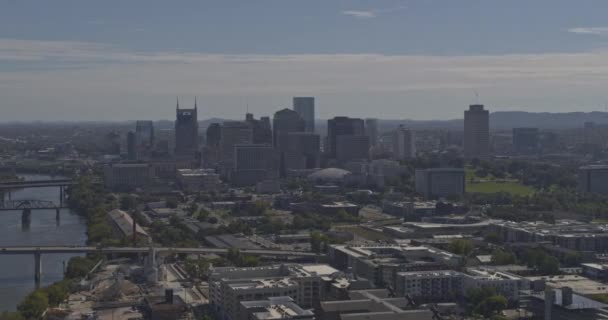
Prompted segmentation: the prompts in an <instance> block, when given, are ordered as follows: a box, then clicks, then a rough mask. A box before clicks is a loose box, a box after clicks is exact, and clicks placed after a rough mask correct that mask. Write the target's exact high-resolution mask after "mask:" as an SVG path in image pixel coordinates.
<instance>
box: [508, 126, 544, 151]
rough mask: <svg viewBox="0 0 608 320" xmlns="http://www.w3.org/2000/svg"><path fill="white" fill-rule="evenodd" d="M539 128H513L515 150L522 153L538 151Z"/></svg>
mask: <svg viewBox="0 0 608 320" xmlns="http://www.w3.org/2000/svg"><path fill="white" fill-rule="evenodd" d="M538 149H539V140H538V128H513V150H514V151H515V152H516V153H520V154H531V153H535V152H538Z"/></svg>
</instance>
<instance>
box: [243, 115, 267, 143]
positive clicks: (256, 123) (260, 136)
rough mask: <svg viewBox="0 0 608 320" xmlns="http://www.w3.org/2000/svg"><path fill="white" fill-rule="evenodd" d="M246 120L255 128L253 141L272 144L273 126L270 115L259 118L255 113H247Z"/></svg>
mask: <svg viewBox="0 0 608 320" xmlns="http://www.w3.org/2000/svg"><path fill="white" fill-rule="evenodd" d="M245 121H246V122H247V123H249V125H251V129H252V130H253V132H252V133H253V143H255V144H269V145H272V128H271V126H270V118H269V117H261V118H260V120H257V119H255V118H254V117H253V114H251V113H247V115H246V116H245Z"/></svg>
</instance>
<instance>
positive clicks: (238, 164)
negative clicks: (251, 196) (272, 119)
mask: <svg viewBox="0 0 608 320" xmlns="http://www.w3.org/2000/svg"><path fill="white" fill-rule="evenodd" d="M278 169H279V159H278V157H277V152H276V150H275V149H274V148H273V147H272V146H271V145H268V144H243V145H235V146H234V172H233V175H232V177H231V180H232V183H233V184H234V185H236V186H251V185H255V184H256V183H258V182H260V181H263V180H266V179H276V178H278Z"/></svg>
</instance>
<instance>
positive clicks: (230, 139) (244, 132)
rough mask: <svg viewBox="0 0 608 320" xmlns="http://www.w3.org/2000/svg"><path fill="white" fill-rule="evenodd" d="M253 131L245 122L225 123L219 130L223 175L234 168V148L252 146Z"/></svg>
mask: <svg viewBox="0 0 608 320" xmlns="http://www.w3.org/2000/svg"><path fill="white" fill-rule="evenodd" d="M252 142H253V129H252V128H251V126H250V125H249V124H248V123H247V122H245V121H227V122H224V123H223V124H222V126H221V128H220V162H221V163H222V168H223V169H224V170H223V171H222V172H221V173H222V174H223V175H225V174H227V173H228V172H230V171H232V169H233V168H234V148H235V146H236V145H241V144H252Z"/></svg>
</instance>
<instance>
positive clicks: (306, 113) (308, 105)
mask: <svg viewBox="0 0 608 320" xmlns="http://www.w3.org/2000/svg"><path fill="white" fill-rule="evenodd" d="M293 110H294V111H295V112H297V113H298V114H299V115H300V117H302V119H304V123H305V131H306V132H315V98H314V97H294V98H293Z"/></svg>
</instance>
